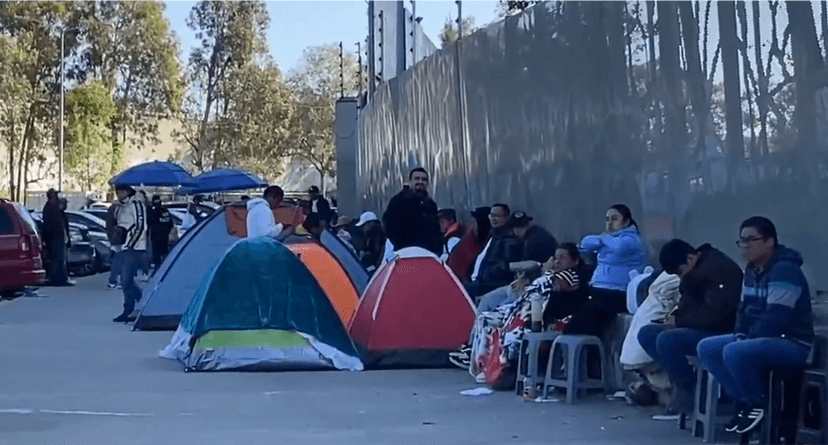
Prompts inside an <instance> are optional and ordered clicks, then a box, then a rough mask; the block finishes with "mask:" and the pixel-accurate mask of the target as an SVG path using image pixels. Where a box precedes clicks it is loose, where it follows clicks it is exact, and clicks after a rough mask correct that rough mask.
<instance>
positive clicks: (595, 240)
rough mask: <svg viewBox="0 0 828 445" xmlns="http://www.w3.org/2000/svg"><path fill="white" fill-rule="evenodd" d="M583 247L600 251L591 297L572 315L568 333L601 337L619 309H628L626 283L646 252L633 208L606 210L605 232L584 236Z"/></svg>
mask: <svg viewBox="0 0 828 445" xmlns="http://www.w3.org/2000/svg"><path fill="white" fill-rule="evenodd" d="M579 247H580V249H581V250H583V251H586V252H592V253H597V254H598V265H597V267H596V268H595V273H594V274H593V275H592V282H591V283H590V289H589V291H590V296H591V297H592V299H591V300H590V301H589V303H588V304H586V305H585V306H584V308H583V310H581V311H580V312H579V313H577V314H575V315H573V316H572V319H571V320H570V322H569V324H567V327H566V330H565V333H567V334H583V335H594V336H597V337H601V336H602V335H603V333H604V330H605V329H606V327H607V326H608V325H609V324H610V323H611V322H612V321H613V320H614V319H615V316H616V315H617V314H620V313H626V312H627V285H628V284H629V283H630V271H633V270H636V271H638V272H641V271H642V270H643V268H644V260H645V258H646V254H645V252H644V244H643V243H642V241H641V235H640V234H639V230H638V226H637V225H636V223H635V220H634V219H633V217H632V213H631V212H630V208H629V207H627V206H626V205H624V204H616V205H614V206H612V207H610V208H609V210H607V214H606V232H604V233H603V234H601V235H590V236H586V237H584V239H583V240H581V244H580V246H579Z"/></svg>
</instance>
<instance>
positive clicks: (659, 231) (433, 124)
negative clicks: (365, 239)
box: [357, 7, 828, 289]
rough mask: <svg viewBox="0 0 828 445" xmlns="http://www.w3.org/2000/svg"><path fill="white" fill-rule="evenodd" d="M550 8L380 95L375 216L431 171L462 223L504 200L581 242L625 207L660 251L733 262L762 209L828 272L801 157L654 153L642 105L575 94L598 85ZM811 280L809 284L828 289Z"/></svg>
mask: <svg viewBox="0 0 828 445" xmlns="http://www.w3.org/2000/svg"><path fill="white" fill-rule="evenodd" d="M556 14H557V13H556V12H555V11H554V10H553V9H552V8H545V7H536V8H533V9H531V10H530V11H529V12H527V13H525V14H523V15H520V16H515V17H508V18H506V19H505V20H504V21H502V22H499V23H496V24H493V25H490V26H489V27H488V28H486V29H483V30H480V31H478V32H476V33H475V34H473V35H472V36H470V37H468V38H464V39H463V41H461V42H460V44H459V47H458V46H455V45H453V46H448V47H447V48H446V49H444V50H442V51H439V52H438V53H436V54H434V55H432V56H431V57H429V58H427V59H425V60H423V61H422V62H420V63H419V64H417V65H416V66H414V67H413V68H412V69H409V70H408V71H406V72H405V73H403V74H401V75H400V76H398V77H397V78H395V79H392V80H391V81H389V82H386V83H385V84H383V85H381V86H380V87H379V88H378V89H377V91H376V93H375V94H374V95H373V96H372V97H371V98H370V100H369V102H368V104H367V105H366V106H365V107H364V108H363V109H362V110H361V112H360V115H359V122H358V129H359V144H360V147H359V161H358V170H359V171H358V175H357V177H358V192H359V194H360V197H361V200H362V204H363V209H364V210H372V211H377V212H381V211H382V210H383V208H384V207H385V205H386V204H387V203H388V201H389V200H390V199H391V197H392V196H393V195H394V194H396V193H397V192H398V191H399V190H400V188H401V187H402V184H403V182H404V181H405V180H406V179H407V178H406V175H407V173H408V171H409V169H411V168H413V167H416V166H423V167H425V168H426V169H428V170H429V172H431V177H432V188H431V194H432V196H433V197H434V199H435V201H436V202H437V204H438V205H439V206H440V207H453V208H455V209H457V210H458V212H459V213H460V214H464V215H465V217H466V219H468V211H469V210H470V209H473V208H474V207H476V206H481V205H491V204H492V203H495V202H505V203H507V204H509V205H510V206H511V207H512V208H513V209H515V210H518V209H519V210H523V211H526V212H527V213H529V214H530V215H532V216H534V217H535V218H536V220H537V221H538V222H539V223H540V224H542V225H544V226H545V227H547V228H548V229H549V230H550V231H551V232H552V233H553V234H554V235H555V236H556V237H557V238H558V239H559V240H560V241H569V240H571V241H575V240H578V239H580V237H581V236H583V235H584V234H586V233H589V232H600V231H602V229H603V218H604V212H605V210H606V208H607V207H608V206H610V205H612V204H615V203H619V202H623V203H626V204H628V205H629V206H630V207H631V208H632V209H633V212H634V216H635V218H636V219H637V220H638V221H639V223H640V225H641V227H642V230H643V233H644V235H645V238H646V239H647V240H648V241H649V242H650V247H651V251H653V252H657V249H658V247H659V245H660V243H661V242H663V241H664V240H666V239H669V238H671V237H673V236H681V237H683V238H685V239H687V240H688V241H690V242H691V243H696V244H700V243H702V242H711V243H713V244H714V245H715V246H716V247H718V248H720V249H722V250H724V251H725V252H727V253H728V254H730V255H731V256H733V257H734V258H738V251H737V249H736V246H735V243H734V241H735V240H736V239H737V238H738V235H739V233H738V232H739V230H738V229H739V227H738V225H739V223H740V222H741V221H742V220H743V219H744V218H746V217H749V216H752V215H754V214H762V215H765V216H768V217H770V218H771V219H772V220H774V221H775V223H776V224H777V228H778V229H779V232H780V241H781V242H783V243H786V244H789V245H791V246H792V247H794V248H797V249H798V250H800V251H801V252H802V253H803V255H804V256H805V260H806V263H807V265H809V266H810V268H811V269H813V270H814V271H818V270H819V269H824V268H825V267H828V255H826V254H825V253H823V252H826V250H825V249H824V248H825V247H828V243H827V242H826V241H828V231H826V230H825V228H824V227H823V226H824V225H823V224H822V222H821V221H825V220H826V217H828V212H826V211H824V210H823V209H822V202H824V201H823V200H822V198H821V197H823V196H826V194H825V192H824V191H823V190H822V189H823V188H824V185H823V184H824V180H823V179H820V181H819V182H820V185H819V187H817V190H814V187H813V186H812V185H810V186H809V185H808V184H809V183H810V184H813V182H811V181H810V180H809V179H808V178H807V177H803V176H802V175H803V174H805V173H804V172H806V171H807V169H805V168H803V162H802V157H800V156H798V155H797V154H796V152H792V153H789V154H783V155H779V156H775V157H768V158H765V159H763V160H762V161H761V162H756V163H755V164H748V163H744V164H740V165H731V166H728V165H726V160H725V158H724V156H723V154H722V150H721V144H720V142H719V140H718V138H717V137H715V136H708V137H707V140H706V141H705V142H706V143H705V144H703V145H704V147H705V148H706V150H701V153H698V152H693V150H684V151H681V150H673V151H668V150H662V151H659V150H653V149H652V141H651V140H650V139H648V135H647V122H646V119H642V118H641V117H640V116H639V115H638V114H636V113H637V111H636V110H635V109H633V108H634V107H630V106H629V105H628V104H624V103H617V104H612V105H610V106H606V105H600V102H601V98H600V97H594V96H592V99H590V97H591V96H589V94H581V93H582V92H583V91H586V90H588V89H589V88H590V85H583V84H581V82H580V81H579V79H577V78H576V77H573V75H571V73H569V71H567V70H568V69H569V68H570V67H567V66H565V64H567V63H573V60H574V63H578V62H577V61H578V59H577V55H572V54H570V53H566V51H569V50H570V49H568V48H567V42H566V41H565V39H566V37H567V36H565V35H564V36H562V35H560V34H559V33H558V32H557V31H556V29H555V20H556ZM558 55H560V57H558ZM586 57H589V56H588V55H587V56H586ZM582 60H583V59H582ZM562 65H564V66H562ZM573 71H574V70H573ZM579 90H580V91H581V92H580V93H579ZM602 106H603V108H601V107H602ZM691 152H692V154H691ZM729 172H730V173H729ZM729 174H730V175H734V176H736V178H735V181H728V175H729ZM728 184H736V186H734V187H729V186H728ZM813 275H815V276H817V278H818V281H817V283H815V284H816V286H814V287H819V288H823V289H824V288H825V286H826V285H828V281H826V280H824V279H822V278H820V277H821V276H822V275H824V274H819V273H817V274H813Z"/></svg>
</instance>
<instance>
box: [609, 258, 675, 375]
mask: <svg viewBox="0 0 828 445" xmlns="http://www.w3.org/2000/svg"><path fill="white" fill-rule="evenodd" d="M638 283H640V281H638ZM680 284H681V280H680V279H679V277H678V276H676V275H670V274H667V273H666V272H662V273H661V275H659V276H658V278H656V280H655V281H654V282H653V284H652V285H650V290H649V294H648V295H647V299H645V300H644V302H643V303H641V306H640V307H639V308H638V309H637V310H636V311H635V315H633V320H632V324H631V325H630V330H629V331H628V332H627V337H626V338H625V339H624V346H623V348H622V349H621V365H623V366H624V368H625V369H639V368H641V367H642V366H644V365H647V364H650V363H652V362H653V358H652V357H650V355H649V354H647V353H646V352H645V351H644V349H642V348H641V345H640V344H639V343H638V331H640V330H641V328H642V327H643V326H646V325H648V324H650V323H651V321H652V320H659V319H662V318H664V317H666V316H667V314H669V313H670V312H672V310H673V309H674V308H675V306H676V304H677V303H678V300H679V298H680V296H681V294H680V293H679V285H680Z"/></svg>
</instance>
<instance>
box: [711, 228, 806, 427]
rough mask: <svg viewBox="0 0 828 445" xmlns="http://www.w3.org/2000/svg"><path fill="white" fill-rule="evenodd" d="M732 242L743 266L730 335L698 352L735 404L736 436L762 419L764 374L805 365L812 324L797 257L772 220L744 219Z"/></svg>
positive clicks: (732, 421) (732, 423) (713, 341)
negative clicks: (744, 262) (783, 242)
mask: <svg viewBox="0 0 828 445" xmlns="http://www.w3.org/2000/svg"><path fill="white" fill-rule="evenodd" d="M736 243H737V244H738V245H739V247H741V248H742V254H743V256H744V258H745V260H747V269H746V270H745V278H744V284H743V286H742V304H741V307H740V308H739V313H738V317H737V321H736V328H735V333H733V334H727V335H720V336H716V337H710V338H707V339H705V340H702V341H701V342H700V343H699V346H698V350H697V352H698V357H699V360H700V361H701V362H702V364H703V365H704V367H705V368H706V369H707V370H708V371H710V373H711V374H713V376H715V377H716V380H718V381H719V383H720V384H721V385H722V388H724V389H725V390H726V391H727V392H728V394H729V395H730V396H731V397H732V398H733V399H734V400H735V401H736V403H737V407H738V410H737V414H736V416H735V417H734V418H733V420H731V422H730V423H728V425H727V426H726V427H725V429H726V430H727V431H730V432H734V431H735V432H737V433H740V434H741V433H746V432H749V431H751V430H753V429H754V428H756V427H757V426H759V425H761V422H762V419H763V418H764V415H765V411H764V406H765V397H766V394H765V388H766V385H765V383H764V382H763V381H764V380H765V378H764V377H765V373H766V372H767V371H768V370H769V369H772V368H790V367H801V366H804V365H805V362H806V361H807V359H808V354H809V353H810V350H811V341H812V340H813V337H814V324H813V316H812V313H811V292H810V289H809V288H808V281H807V280H806V279H805V276H804V275H803V274H802V270H801V269H800V267H801V266H802V255H800V254H799V252H797V251H795V250H792V249H789V248H787V247H785V246H783V245H781V244H779V242H778V240H777V235H776V227H774V225H773V223H772V222H771V221H770V220H769V219H767V218H764V217H761V216H754V217H752V218H748V219H747V220H745V222H743V223H742V226H741V233H740V238H739V240H738V241H737V242H736Z"/></svg>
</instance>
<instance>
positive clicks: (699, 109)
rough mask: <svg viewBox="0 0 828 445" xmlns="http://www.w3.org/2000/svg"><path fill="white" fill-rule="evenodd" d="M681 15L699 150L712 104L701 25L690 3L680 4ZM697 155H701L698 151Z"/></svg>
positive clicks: (702, 144)
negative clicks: (702, 57)
mask: <svg viewBox="0 0 828 445" xmlns="http://www.w3.org/2000/svg"><path fill="white" fill-rule="evenodd" d="M678 8H679V15H680V16H681V35H682V37H683V39H684V52H685V54H686V57H687V83H688V84H689V85H688V86H689V89H690V97H691V101H692V104H693V115H694V116H695V117H696V125H697V126H698V143H697V145H696V147H697V150H698V148H700V147H703V146H704V143H705V141H704V140H705V136H706V133H707V132H706V131H705V130H706V128H707V117H708V116H709V115H710V104H709V101H708V97H707V89H706V88H705V85H704V82H705V80H706V77H705V75H704V73H703V72H702V67H701V60H700V58H699V23H698V21H697V18H696V17H694V16H693V10H692V7H691V5H690V2H679V4H678ZM696 154H699V153H698V151H697V153H696Z"/></svg>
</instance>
